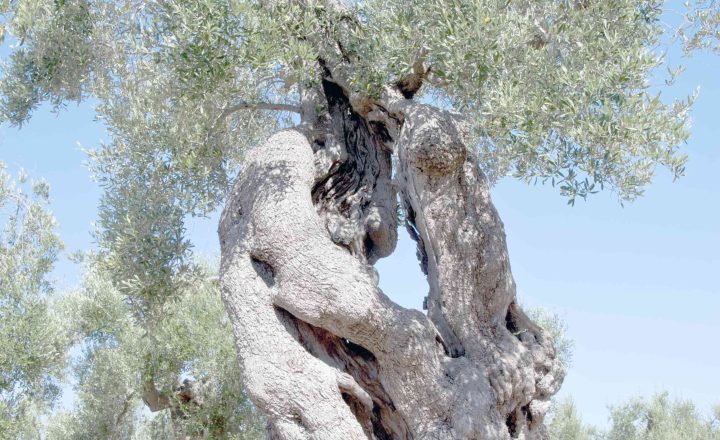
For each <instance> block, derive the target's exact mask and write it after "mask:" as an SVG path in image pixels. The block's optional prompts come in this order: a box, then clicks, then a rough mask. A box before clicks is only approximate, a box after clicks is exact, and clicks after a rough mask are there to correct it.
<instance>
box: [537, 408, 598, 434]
mask: <svg viewBox="0 0 720 440" xmlns="http://www.w3.org/2000/svg"><path fill="white" fill-rule="evenodd" d="M548 433H549V435H550V439H551V440H594V439H597V438H598V433H597V431H596V430H594V429H593V428H591V427H589V426H587V425H585V424H584V423H583V422H582V420H581V419H580V416H579V415H578V413H577V408H576V407H575V403H573V401H572V399H570V398H566V399H563V400H560V401H556V402H553V407H552V410H551V416H550V422H549V423H548Z"/></svg>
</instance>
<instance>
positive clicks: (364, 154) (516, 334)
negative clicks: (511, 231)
mask: <svg viewBox="0 0 720 440" xmlns="http://www.w3.org/2000/svg"><path fill="white" fill-rule="evenodd" d="M321 95H322V96H324V97H325V99H326V100H327V105H328V109H329V110H328V112H327V114H326V115H324V116H321V117H320V118H319V119H318V120H316V121H313V124H312V125H311V126H308V125H307V124H303V125H301V126H299V127H298V128H296V129H292V130H286V131H283V132H280V133H277V134H275V135H274V136H272V137H271V138H270V139H269V140H268V141H267V142H266V143H265V144H264V145H262V146H259V147H257V148H256V149H254V150H253V151H251V152H250V153H249V154H248V155H247V156H246V158H245V161H244V164H243V168H242V172H241V173H240V177H239V179H238V181H237V183H236V186H235V188H234V190H233V192H232V194H231V195H230V197H229V200H228V203H227V206H226V209H225V211H224V213H223V216H222V219H221V223H220V230H219V233H220V241H221V247H222V265H221V288H222V292H223V296H224V300H225V303H226V306H227V309H228V312H229V315H230V318H231V320H232V322H233V328H234V332H235V337H236V341H237V351H238V356H239V359H240V362H241V366H242V369H243V371H244V377H245V385H246V388H247V391H248V393H249V395H250V397H251V398H252V400H253V401H254V402H255V404H256V405H257V406H258V407H259V408H260V409H262V410H263V411H264V412H265V413H266V414H267V415H268V418H269V421H270V425H271V428H270V432H271V436H272V437H273V438H278V439H368V438H377V439H509V438H526V439H539V438H544V430H543V425H542V423H543V416H544V414H545V412H546V411H547V407H548V400H549V398H550V397H551V396H552V394H554V393H555V392H556V391H557V389H558V388H559V385H560V383H561V381H562V377H563V371H562V368H561V366H560V364H559V362H558V361H557V360H556V359H555V356H554V350H553V347H552V343H551V341H549V340H548V339H547V338H546V337H545V336H544V335H543V332H542V331H541V330H540V329H539V328H538V327H537V326H535V325H534V324H533V323H532V322H531V321H530V320H529V319H528V318H527V316H525V314H524V313H523V312H522V310H521V309H520V307H519V306H518V305H517V301H516V298H515V285H514V282H513V279H512V275H511V273H510V265H509V262H508V255H507V246H506V243H505V234H504V231H503V226H502V223H501V221H500V219H499V217H498V215H497V212H496V211H495V209H494V207H493V205H492V202H491V201H490V196H489V191H488V184H487V181H486V179H485V177H484V176H483V174H482V173H481V171H480V169H479V168H478V165H477V160H476V157H475V155H474V153H473V151H472V150H471V149H470V148H468V147H467V145H466V144H465V142H464V140H463V136H462V132H461V130H460V129H459V125H458V123H457V122H456V121H455V120H454V117H453V116H452V115H450V114H448V113H445V112H442V111H440V110H438V109H435V108H432V107H430V106H427V105H423V104H418V103H416V102H413V101H412V100H409V99H405V98H403V97H401V96H400V95H399V94H398V95H397V96H392V94H390V95H389V97H388V98H387V99H385V100H384V102H383V103H382V104H375V108H374V109H372V112H369V113H368V114H367V115H366V116H367V117H366V116H362V115H360V114H358V113H356V112H355V111H354V110H353V108H352V107H351V106H350V100H349V99H348V97H347V96H346V95H345V94H344V92H343V90H342V89H341V88H340V87H339V86H337V85H336V84H334V83H333V82H332V81H331V80H329V79H326V80H324V82H323V89H322V91H321ZM377 116H381V117H377ZM393 150H394V154H395V155H396V158H397V163H398V168H397V170H396V173H395V174H396V175H395V177H394V179H393V176H392V169H391V154H393V153H392V151H393ZM398 197H399V198H400V200H401V201H402V204H403V206H404V210H405V212H406V214H407V215H406V223H407V227H408V228H409V230H410V231H411V233H412V235H413V237H414V238H415V239H416V240H417V242H418V248H419V250H418V254H419V255H420V256H421V258H420V260H421V264H422V266H423V269H424V270H425V272H426V273H427V275H428V283H429V287H430V293H429V298H428V299H429V301H428V307H429V310H428V315H427V316H426V315H424V314H423V313H421V312H418V311H414V310H407V309H403V308H402V307H400V306H398V305H396V304H395V303H393V302H392V301H391V300H389V299H388V298H387V297H386V296H385V295H384V294H383V292H382V291H381V290H380V289H379V287H378V277H377V272H376V271H375V269H374V268H373V266H372V264H373V263H374V262H375V261H376V260H377V259H378V258H381V257H383V256H386V255H388V254H389V253H390V252H392V249H393V248H394V246H395V241H396V238H397V235H396V227H397V217H396V200H397V198H398Z"/></svg>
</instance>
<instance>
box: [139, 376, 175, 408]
mask: <svg viewBox="0 0 720 440" xmlns="http://www.w3.org/2000/svg"><path fill="white" fill-rule="evenodd" d="M143 402H145V405H147V407H148V408H149V409H150V411H152V412H158V411H162V410H164V409H167V408H170V399H169V398H168V397H167V396H166V395H164V394H162V393H160V391H158V389H157V388H156V387H155V382H154V381H153V380H152V379H148V380H147V381H146V382H145V392H144V393H143Z"/></svg>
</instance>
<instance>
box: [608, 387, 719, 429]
mask: <svg viewBox="0 0 720 440" xmlns="http://www.w3.org/2000/svg"><path fill="white" fill-rule="evenodd" d="M610 418H611V422H612V427H611V429H610V431H609V432H608V433H607V435H606V436H605V440H718V439H720V408H715V411H714V414H713V417H711V418H706V417H704V416H703V415H702V414H700V412H699V411H698V409H697V408H696V407H695V405H694V404H693V403H692V402H690V401H687V400H673V399H671V398H670V397H669V396H668V394H667V393H663V394H657V395H655V396H653V397H652V398H651V399H633V400H630V401H629V402H627V403H625V404H623V405H619V406H616V407H613V408H611V410H610Z"/></svg>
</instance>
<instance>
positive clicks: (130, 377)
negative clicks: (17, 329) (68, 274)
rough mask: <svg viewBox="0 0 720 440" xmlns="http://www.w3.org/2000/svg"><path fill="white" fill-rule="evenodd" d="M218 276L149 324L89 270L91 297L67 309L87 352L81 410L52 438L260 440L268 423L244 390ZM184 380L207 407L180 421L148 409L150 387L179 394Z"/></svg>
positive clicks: (81, 371)
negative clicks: (199, 391)
mask: <svg viewBox="0 0 720 440" xmlns="http://www.w3.org/2000/svg"><path fill="white" fill-rule="evenodd" d="M200 272H202V274H203V275H206V276H205V277H200V276H199V275H200V274H201V273H200ZM209 275H210V274H209V272H208V270H207V269H202V270H201V269H198V276H197V277H196V278H194V279H193V280H192V281H191V282H188V283H187V284H186V285H185V286H184V287H183V288H182V289H181V291H180V292H178V293H177V294H176V296H175V300H174V301H170V302H167V303H165V304H164V305H163V307H162V310H161V311H158V314H157V315H156V316H155V319H154V321H153V322H152V324H148V323H147V322H144V323H142V325H141V323H140V322H139V321H138V319H137V317H136V316H135V314H134V313H133V309H132V305H131V304H129V303H128V302H127V301H126V299H127V298H126V297H125V296H124V295H123V294H122V293H121V292H120V291H119V290H118V289H117V288H115V287H114V285H113V283H112V276H111V275H110V274H108V273H107V271H106V270H105V269H104V266H103V265H101V264H99V263H98V262H96V261H93V262H91V263H90V264H89V266H88V270H87V271H86V275H85V278H84V281H83V285H82V288H80V289H79V290H77V291H76V292H74V293H72V294H69V295H67V296H66V297H64V298H63V300H62V304H61V307H62V309H63V311H64V316H65V317H66V318H65V319H66V321H67V322H68V325H69V326H70V329H71V334H72V339H73V342H74V343H75V344H76V347H78V349H77V350H78V351H79V354H78V355H77V356H76V357H75V359H74V360H73V372H74V377H75V379H76V386H75V391H76V393H77V402H76V404H75V405H74V408H73V410H72V411H70V412H61V413H58V414H56V415H55V416H54V417H53V419H52V420H51V422H50V426H49V428H48V439H56V440H61V439H62V440H68V439H90V438H93V439H94V438H107V439H131V438H138V439H166V438H173V437H172V434H168V433H173V432H182V433H187V434H188V435H189V434H192V433H198V432H199V433H200V437H198V438H208V439H211V438H230V439H254V438H260V436H261V433H262V432H263V429H262V428H263V426H262V420H261V418H260V417H259V416H258V415H257V413H256V412H255V411H254V409H253V408H252V406H251V405H250V404H249V402H248V400H247V398H246V397H245V395H244V393H243V391H242V386H241V383H240V381H241V378H242V374H241V372H240V371H239V369H238V365H237V361H236V358H235V351H234V346H233V338H232V331H231V329H230V326H229V324H228V321H227V318H226V315H225V311H224V308H223V305H222V302H221V301H220V296H219V292H218V289H217V286H216V285H215V282H214V281H213V280H212V277H210V276H209ZM183 378H192V379H193V380H196V381H198V382H199V383H202V384H203V390H204V392H203V404H202V406H201V407H197V408H195V407H193V408H192V409H191V410H189V411H188V412H187V417H186V418H182V417H179V418H171V417H170V414H169V410H164V411H162V412H160V413H159V415H157V416H155V417H153V416H151V415H150V412H149V411H148V409H147V408H146V407H145V404H144V403H143V394H144V391H145V389H146V383H147V382H148V381H153V382H154V383H155V386H156V387H157V389H158V390H159V391H160V392H163V393H165V394H167V395H172V393H173V390H174V389H175V388H176V387H178V386H179V385H180V383H181V382H182V379H183Z"/></svg>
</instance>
